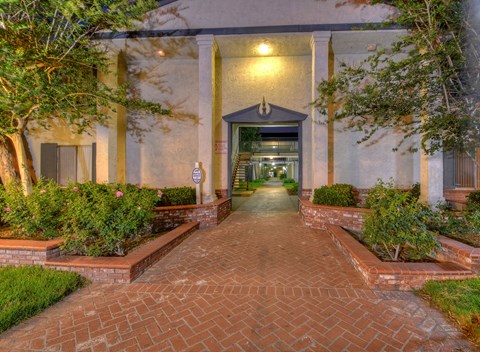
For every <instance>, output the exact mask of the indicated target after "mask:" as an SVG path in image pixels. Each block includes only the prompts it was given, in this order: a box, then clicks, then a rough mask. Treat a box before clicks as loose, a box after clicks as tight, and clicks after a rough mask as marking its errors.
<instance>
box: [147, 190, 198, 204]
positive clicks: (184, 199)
mask: <svg viewBox="0 0 480 352" xmlns="http://www.w3.org/2000/svg"><path fill="white" fill-rule="evenodd" d="M161 193H162V197H161V199H159V200H158V201H157V204H156V205H157V206H168V205H189V204H196V203H197V196H196V191H195V188H192V187H175V188H162V189H161Z"/></svg>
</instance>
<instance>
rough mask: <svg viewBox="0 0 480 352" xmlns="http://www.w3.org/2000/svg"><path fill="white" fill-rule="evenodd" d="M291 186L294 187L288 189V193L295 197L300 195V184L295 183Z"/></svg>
mask: <svg viewBox="0 0 480 352" xmlns="http://www.w3.org/2000/svg"><path fill="white" fill-rule="evenodd" d="M291 185H292V186H291V187H290V188H287V192H288V194H289V195H291V196H294V195H296V194H298V183H293V184H291Z"/></svg>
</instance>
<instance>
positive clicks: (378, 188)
mask: <svg viewBox="0 0 480 352" xmlns="http://www.w3.org/2000/svg"><path fill="white" fill-rule="evenodd" d="M397 193H405V192H404V191H403V190H401V189H400V188H398V187H397V186H396V185H395V183H394V182H393V179H390V180H388V182H384V181H383V180H381V179H379V180H378V181H377V183H376V184H375V186H373V187H372V188H371V189H370V191H369V192H368V194H367V198H366V200H365V208H374V207H376V206H385V207H386V206H388V202H389V201H390V199H392V198H393V196H394V195H395V194H397Z"/></svg>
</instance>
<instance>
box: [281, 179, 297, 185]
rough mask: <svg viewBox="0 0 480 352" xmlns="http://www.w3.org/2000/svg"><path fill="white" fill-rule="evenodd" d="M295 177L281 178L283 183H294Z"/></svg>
mask: <svg viewBox="0 0 480 352" xmlns="http://www.w3.org/2000/svg"><path fill="white" fill-rule="evenodd" d="M295 182H296V181H295V179H293V178H284V179H283V184H286V183H295Z"/></svg>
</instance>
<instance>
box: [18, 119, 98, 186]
mask: <svg viewBox="0 0 480 352" xmlns="http://www.w3.org/2000/svg"><path fill="white" fill-rule="evenodd" d="M51 126H52V127H51V128H50V129H48V130H45V129H43V128H35V127H32V128H30V130H29V131H28V132H27V133H26V137H27V141H28V145H29V148H30V152H31V154H32V161H33V167H34V169H35V174H36V175H37V177H40V168H41V164H40V163H41V160H40V150H41V144H42V143H57V144H58V145H60V146H61V145H92V143H95V129H93V130H89V131H88V133H87V132H85V133H83V134H76V133H72V131H71V130H70V128H69V127H68V126H66V125H65V124H64V123H61V122H58V121H57V122H54V121H52V123H51Z"/></svg>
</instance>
